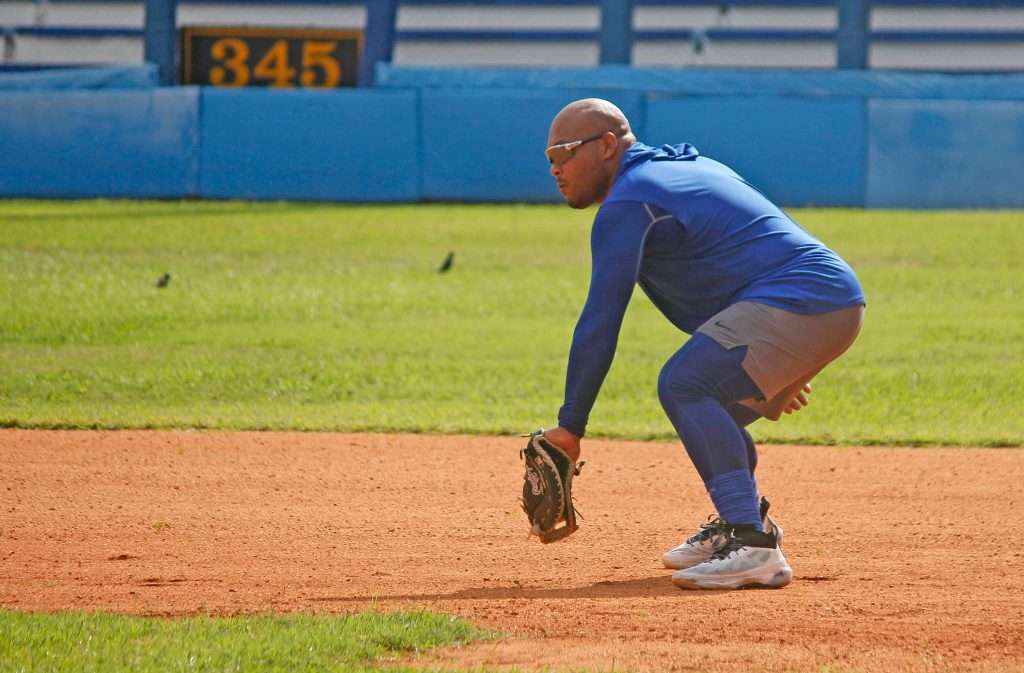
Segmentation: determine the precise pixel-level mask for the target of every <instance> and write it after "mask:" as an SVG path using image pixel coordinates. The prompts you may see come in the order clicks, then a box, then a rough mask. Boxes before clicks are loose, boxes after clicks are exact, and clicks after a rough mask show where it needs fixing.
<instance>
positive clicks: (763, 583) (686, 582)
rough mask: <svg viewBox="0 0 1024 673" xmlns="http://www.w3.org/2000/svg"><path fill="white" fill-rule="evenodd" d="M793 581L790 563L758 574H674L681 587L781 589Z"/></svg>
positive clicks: (674, 579)
mask: <svg viewBox="0 0 1024 673" xmlns="http://www.w3.org/2000/svg"><path fill="white" fill-rule="evenodd" d="M791 581H793V569H792V568H790V567H789V566H788V565H783V566H781V567H778V566H777V567H775V568H771V569H767V570H765V571H764V572H761V573H758V574H757V575H743V576H733V577H722V576H708V577H685V576H683V577H676V576H674V575H673V576H672V584H675V585H676V586H677V587H679V588H680V589H709V590H715V589H717V590H729V589H781V588H782V587H784V586H786V585H787V584H789V583H790V582H791Z"/></svg>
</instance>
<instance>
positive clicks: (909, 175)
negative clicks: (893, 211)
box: [867, 100, 1024, 208]
mask: <svg viewBox="0 0 1024 673" xmlns="http://www.w3.org/2000/svg"><path fill="white" fill-rule="evenodd" d="M868 110H869V120H870V121H869V127H870V147H869V151H870V154H869V160H868V166H869V171H868V180H867V185H868V186H867V205H868V206H869V207H911V208H1000V207H1002V208H1020V207H1022V206H1024V104H1021V103H1019V102H1009V101H965V100H960V101H956V100H949V101H946V100H942V101H935V100H918V101H896V100H873V101H871V102H870V103H869V106H868Z"/></svg>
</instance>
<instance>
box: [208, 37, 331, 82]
mask: <svg viewBox="0 0 1024 673" xmlns="http://www.w3.org/2000/svg"><path fill="white" fill-rule="evenodd" d="M336 46H337V44H336V43H334V42H320V41H317V40H306V41H304V42H303V43H302V73H301V75H299V83H300V84H301V85H302V86H309V87H321V88H325V89H326V88H332V87H335V86H337V85H338V82H339V81H341V65H340V64H339V63H338V59H336V58H335V57H334V56H333V55H332V54H333V52H334V49H335V47H336ZM210 54H211V55H212V56H213V58H214V59H215V60H217V61H219V62H220V63H221V64H222V65H218V66H214V67H213V68H211V69H210V82H212V83H213V84H216V85H219V86H245V85H247V84H248V83H249V82H250V81H251V80H262V81H265V82H268V83H269V85H270V86H272V87H293V86H295V76H296V74H298V73H297V72H296V70H295V68H292V67H291V66H290V65H289V63H288V42H287V41H286V40H278V41H277V42H275V43H274V44H273V46H271V47H270V49H269V50H268V51H267V53H266V54H264V55H263V58H261V59H260V60H259V61H258V62H257V63H256V65H255V66H253V68H252V69H251V70H250V69H249V57H250V49H249V44H248V43H247V42H245V41H244V40H240V39H238V38H234V37H226V38H222V39H220V40H217V41H216V42H214V43H213V46H212V47H211V48H210ZM319 73H322V74H323V79H321V80H320V81H317V79H318V78H317V75H318V74H319Z"/></svg>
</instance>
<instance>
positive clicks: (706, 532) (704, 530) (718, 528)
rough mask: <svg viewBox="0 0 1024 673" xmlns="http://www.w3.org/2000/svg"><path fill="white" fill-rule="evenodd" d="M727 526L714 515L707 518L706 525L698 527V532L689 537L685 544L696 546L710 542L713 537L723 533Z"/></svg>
mask: <svg viewBox="0 0 1024 673" xmlns="http://www.w3.org/2000/svg"><path fill="white" fill-rule="evenodd" d="M726 526H727V524H726V523H725V521H723V520H722V519H721V518H720V517H717V516H715V515H714V514H712V515H710V516H708V520H707V522H706V523H702V524H701V525H700V530H698V531H697V532H696V533H694V534H693V535H692V536H691V537H689V538H688V539H687V540H686V543H687V544H697V543H698V542H704V541H705V540H710V539H711V538H712V537H714V536H715V535H718V534H719V533H722V532H725V530H726Z"/></svg>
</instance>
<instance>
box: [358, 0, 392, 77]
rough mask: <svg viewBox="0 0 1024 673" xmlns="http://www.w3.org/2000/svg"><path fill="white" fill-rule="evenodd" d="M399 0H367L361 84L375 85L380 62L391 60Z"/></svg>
mask: <svg viewBox="0 0 1024 673" xmlns="http://www.w3.org/2000/svg"><path fill="white" fill-rule="evenodd" d="M397 19H398V0H366V30H365V31H364V32H363V55H362V60H360V62H359V86H373V79H374V71H375V69H376V67H377V64H378V63H380V62H390V61H391V55H392V52H393V51H394V49H395V21H396V20H397Z"/></svg>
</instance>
